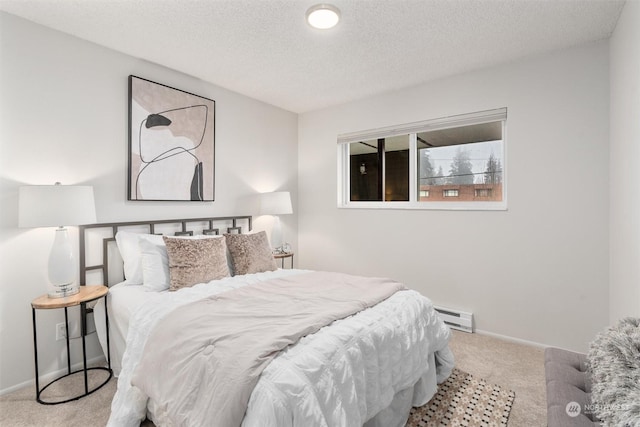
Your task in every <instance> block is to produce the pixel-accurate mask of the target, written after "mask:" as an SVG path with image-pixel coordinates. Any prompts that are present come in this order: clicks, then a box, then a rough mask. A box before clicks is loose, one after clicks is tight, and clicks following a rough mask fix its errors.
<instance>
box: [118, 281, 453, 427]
mask: <svg viewBox="0 0 640 427" xmlns="http://www.w3.org/2000/svg"><path fill="white" fill-rule="evenodd" d="M301 272H302V271H301V270H278V271H275V272H268V273H259V274H252V275H246V276H235V277H231V278H227V279H223V280H221V281H217V282H216V284H215V285H210V284H201V285H196V286H194V287H192V288H188V289H182V290H180V291H179V292H173V293H162V294H159V295H158V296H157V297H155V298H152V299H150V300H149V301H147V302H146V303H144V304H143V305H142V306H141V307H140V309H139V310H138V311H137V312H136V313H134V314H133V316H132V317H131V321H130V324H129V333H128V337H127V349H126V351H125V354H124V357H123V361H122V365H123V366H122V372H121V374H120V377H119V379H118V390H117V392H116V395H115V397H114V400H113V403H112V407H111V409H112V412H111V417H110V419H109V424H108V425H109V426H114V427H126V426H132V427H133V426H135V427H138V426H139V425H140V421H141V420H142V419H144V417H145V415H146V410H147V403H149V409H150V412H151V413H152V418H153V420H154V421H155V422H156V424H157V425H159V426H165V425H170V424H169V423H168V421H167V419H166V417H165V416H164V414H163V413H162V411H161V410H160V409H159V408H155V407H154V405H153V402H147V401H148V399H147V397H146V396H145V395H143V393H142V392H141V391H140V390H139V389H137V388H135V387H133V386H131V376H132V373H133V371H134V369H135V367H136V366H137V364H138V361H139V360H140V357H141V355H142V351H143V349H144V346H145V343H146V340H147V337H148V336H149V334H150V332H151V330H152V329H153V327H154V326H155V324H156V323H157V321H158V320H159V319H160V318H161V317H163V316H164V315H165V314H167V313H169V312H170V311H171V310H173V309H174V308H176V307H178V306H181V305H184V304H186V303H189V302H193V301H197V300H198V299H201V298H203V297H205V296H208V295H212V294H215V293H219V292H224V291H227V290H229V289H235V288H237V287H241V286H245V285H247V284H252V283H257V282H260V281H263V280H269V279H271V278H274V277H282V276H286V275H295V274H299V273H301ZM448 339H449V330H448V328H447V327H446V326H445V325H444V324H443V323H442V321H441V320H440V319H439V318H438V317H437V315H436V314H435V311H434V310H433V307H432V306H431V303H430V302H429V300H428V299H426V298H425V297H423V296H421V295H420V294H418V293H417V292H414V291H407V292H399V293H396V294H394V295H393V296H392V297H390V298H389V299H387V300H385V301H383V302H382V303H380V304H378V305H376V306H375V307H373V308H371V309H367V310H364V311H362V312H360V313H358V314H356V315H354V316H351V317H348V318H346V319H343V320H339V321H336V322H334V323H333V324H332V325H331V326H330V327H325V328H323V329H321V330H320V331H318V332H317V333H315V334H313V335H309V336H306V337H304V338H302V339H301V340H300V341H299V342H298V343H297V344H296V345H293V346H291V347H289V348H288V349H286V350H285V351H283V352H281V353H280V354H279V355H278V356H277V357H276V358H275V359H274V360H273V361H272V362H271V364H270V365H269V366H268V367H267V368H266V369H265V370H264V371H263V373H262V375H261V377H260V380H259V381H258V384H257V385H256V387H255V389H254V391H253V393H252V395H251V398H250V400H249V406H248V408H247V413H246V415H245V418H244V421H243V424H242V425H243V426H245V427H254V426H255V427H286V426H336V427H337V426H360V425H363V424H364V423H365V422H366V421H367V420H369V419H370V418H372V417H373V416H374V415H376V414H377V413H378V412H380V411H381V410H382V409H384V408H386V407H387V406H389V404H390V403H391V401H392V399H393V397H394V396H395V395H396V393H397V392H399V391H401V390H405V389H408V388H410V387H412V386H413V385H414V384H415V383H416V382H418V381H419V380H420V379H421V378H422V377H423V376H425V375H426V374H427V372H433V370H434V369H435V366H430V361H433V358H432V357H431V354H432V353H433V352H440V353H441V357H440V358H439V359H441V360H443V361H444V362H443V363H444V366H441V372H440V375H439V377H440V378H439V380H442V379H443V378H446V376H448V374H449V373H450V371H451V368H452V364H453V359H452V357H451V355H450V352H449V350H448V347H447V343H448ZM169 369H170V368H169ZM430 397H431V396H421V397H420V400H424V401H420V402H414V403H415V404H423V403H425V402H426V400H428V399H429V398H430Z"/></svg>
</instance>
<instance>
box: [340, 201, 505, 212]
mask: <svg viewBox="0 0 640 427" xmlns="http://www.w3.org/2000/svg"><path fill="white" fill-rule="evenodd" d="M338 208H339V209H393V210H425V211H507V210H508V209H507V202H506V201H503V202H346V203H338Z"/></svg>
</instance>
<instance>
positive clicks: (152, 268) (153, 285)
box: [140, 239, 170, 292]
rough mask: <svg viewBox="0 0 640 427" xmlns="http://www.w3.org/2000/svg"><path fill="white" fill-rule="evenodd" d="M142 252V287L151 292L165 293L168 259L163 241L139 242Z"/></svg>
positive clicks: (167, 281) (167, 285)
mask: <svg viewBox="0 0 640 427" xmlns="http://www.w3.org/2000/svg"><path fill="white" fill-rule="evenodd" d="M140 251H141V252H142V286H144V287H145V288H149V290H151V291H156V292H160V291H166V290H167V289H169V279H170V276H169V257H168V255H167V247H166V246H165V244H164V241H163V242H161V243H157V242H152V241H150V240H147V239H141V240H140Z"/></svg>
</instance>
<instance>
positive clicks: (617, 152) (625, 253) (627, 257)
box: [609, 1, 640, 324]
mask: <svg viewBox="0 0 640 427" xmlns="http://www.w3.org/2000/svg"><path fill="white" fill-rule="evenodd" d="M639 40H640V2H637V1H628V2H627V3H626V4H625V6H624V9H623V10H622V14H621V15H620V18H619V20H618V25H617V26H616V30H615V32H614V34H613V36H612V37H611V39H610V61H611V75H610V85H611V131H610V165H611V166H610V169H611V170H610V177H611V184H610V186H611V187H610V188H611V208H610V233H611V238H610V255H609V256H610V259H611V272H610V292H609V299H610V301H609V304H610V314H609V317H610V322H611V324H614V323H615V322H617V321H618V320H619V319H621V318H623V317H625V316H636V317H638V316H640V167H639V166H640V44H639V43H638V41H639Z"/></svg>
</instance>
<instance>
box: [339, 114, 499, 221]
mask: <svg viewBox="0 0 640 427" xmlns="http://www.w3.org/2000/svg"><path fill="white" fill-rule="evenodd" d="M506 118H507V110H506V108H501V109H497V110H489V111H482V112H478V113H471V114H464V115H460V116H452V117H445V118H441V119H434V120H427V121H424V122H418V123H410V124H406V125H399V126H394V127H389V128H383V129H374V130H370V131H363V132H355V133H351V134H343V135H339V136H338V150H339V151H338V154H339V159H340V162H339V164H340V166H339V184H340V185H339V195H338V205H339V206H340V207H355V208H363V207H366V208H403V209H404V208H408V209H411V208H414V209H487V210H491V209H506V197H505V196H506V193H505V188H506V180H505V173H504V171H505V138H504V133H505V127H506Z"/></svg>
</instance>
